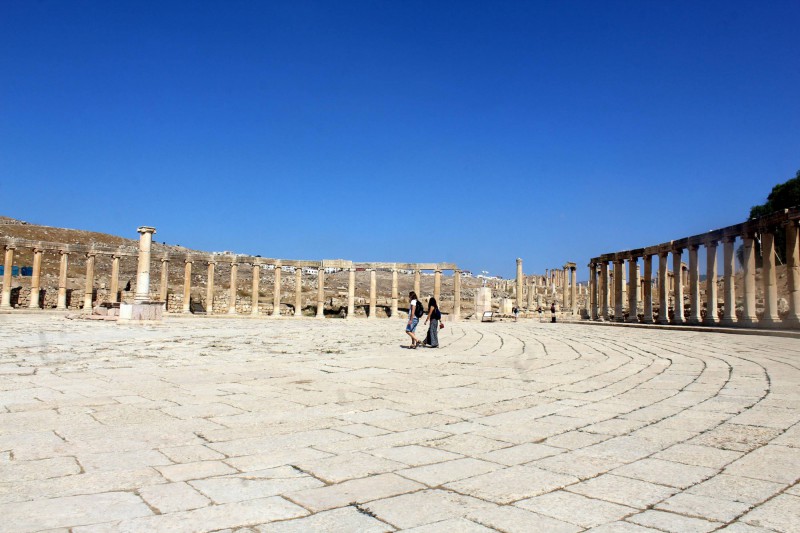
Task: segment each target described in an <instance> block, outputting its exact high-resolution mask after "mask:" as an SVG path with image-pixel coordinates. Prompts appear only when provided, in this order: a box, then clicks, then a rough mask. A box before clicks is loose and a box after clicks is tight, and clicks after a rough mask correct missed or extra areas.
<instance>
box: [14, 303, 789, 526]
mask: <svg viewBox="0 0 800 533" xmlns="http://www.w3.org/2000/svg"><path fill="white" fill-rule="evenodd" d="M0 318H1V319H2V329H0V373H2V379H1V380H0V407H2V409H3V411H2V413H0V512H2V513H3V515H4V516H5V521H4V523H3V526H2V528H1V529H3V530H4V531H38V530H46V529H55V528H65V530H67V529H69V530H71V531H74V532H91V531H153V530H162V531H214V530H225V529H231V530H240V531H264V532H266V531H270V532H272V531H277V532H286V531H297V532H301V531H302V532H308V531H348V532H349V531H399V530H402V531H417V532H421V531H444V532H446V531H453V532H459V533H460V532H470V531H509V532H515V531H521V532H531V531H548V532H550V531H554V532H559V531H564V532H577V531H585V530H588V531H598V532H646V531H730V532H743V533H746V532H750V533H755V532H759V531H797V530H800V487H798V486H797V481H798V479H800V450H798V448H800V425H798V422H799V421H800V387H799V385H800V357H798V356H800V342H798V341H797V340H796V339H790V338H781V337H760V336H750V335H724V334H715V333H707V332H700V331H698V332H691V331H667V330H659V329H629V328H598V327H592V326H587V325H580V324H555V325H554V324H548V323H539V322H536V321H520V322H518V323H513V322H501V323H484V324H481V323H470V322H464V323H459V324H447V327H446V328H445V330H444V331H442V332H441V344H442V347H441V348H439V349H437V350H433V349H418V350H408V349H406V348H404V347H403V345H404V344H405V342H406V337H405V335H404V334H403V332H402V329H403V323H402V321H392V320H379V321H368V320H356V321H353V322H344V321H340V320H325V321H316V320H310V319H309V320H250V319H226V318H220V319H185V318H170V319H168V320H167V321H165V323H164V324H162V325H158V326H145V327H136V326H117V325H115V324H109V323H89V322H81V321H66V320H64V319H62V318H59V317H55V316H35V315H21V314H20V315H16V316H15V315H7V316H3V317H0Z"/></svg>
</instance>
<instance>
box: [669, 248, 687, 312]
mask: <svg viewBox="0 0 800 533" xmlns="http://www.w3.org/2000/svg"><path fill="white" fill-rule="evenodd" d="M682 253H683V250H682V249H681V248H677V249H675V250H672V273H673V277H674V278H675V294H674V298H675V312H674V314H673V316H672V323H673V324H684V323H686V319H685V318H684V317H683V271H682V263H681V254H682Z"/></svg>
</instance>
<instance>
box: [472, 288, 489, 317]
mask: <svg viewBox="0 0 800 533" xmlns="http://www.w3.org/2000/svg"><path fill="white" fill-rule="evenodd" d="M491 310H492V289H490V288H489V287H480V288H479V289H477V290H476V291H475V318H477V319H478V320H480V319H481V317H482V316H483V313H484V312H485V311H491Z"/></svg>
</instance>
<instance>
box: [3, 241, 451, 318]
mask: <svg viewBox="0 0 800 533" xmlns="http://www.w3.org/2000/svg"><path fill="white" fill-rule="evenodd" d="M138 231H139V233H140V238H139V247H138V248H136V247H131V246H127V247H118V248H113V247H107V246H100V245H97V246H85V245H66V244H59V243H43V242H36V241H27V240H23V239H12V238H8V237H0V245H2V247H3V249H4V251H5V257H4V273H3V278H2V281H3V285H2V293H0V309H10V308H11V285H12V269H13V266H14V261H15V252H16V251H17V250H18V249H20V248H27V249H31V250H33V273H32V276H31V296H30V300H29V303H28V307H30V308H39V307H41V302H40V301H39V292H40V280H41V270H42V255H43V253H44V252H46V251H51V252H55V253H58V254H59V257H60V262H59V281H58V301H57V305H56V308H57V309H62V310H66V309H67V279H68V269H69V260H70V256H71V255H76V254H82V255H84V256H85V259H86V275H85V284H84V287H85V288H84V295H83V308H84V309H86V310H90V309H91V308H92V305H93V294H94V289H95V279H96V272H95V271H96V262H95V258H96V257H97V256H98V255H107V256H110V257H111V259H112V261H111V283H110V292H111V295H112V296H111V299H110V301H111V303H116V302H118V300H119V270H120V259H121V258H122V257H126V256H127V257H135V258H136V259H137V264H138V267H137V275H136V280H137V283H136V292H135V295H134V298H133V299H134V301H137V302H140V301H147V300H151V299H154V298H151V296H152V295H151V294H150V267H151V263H152V262H153V261H156V262H160V265H161V269H160V270H161V277H160V285H159V289H158V291H157V293H156V296H155V298H157V299H158V300H160V301H164V302H166V300H167V297H168V290H169V272H170V264H171V263H173V262H180V263H182V264H183V287H182V291H183V304H182V312H183V313H191V312H192V309H191V295H192V288H193V285H192V280H193V278H192V275H193V271H194V268H195V265H196V264H197V265H200V266H201V268H202V266H205V268H206V273H207V278H206V314H211V313H212V312H214V294H215V292H214V279H215V273H216V269H217V267H218V266H219V265H220V264H227V265H228V266H229V268H230V291H229V298H228V304H227V305H228V308H227V313H228V314H231V315H234V314H238V311H237V309H236V296H237V291H238V288H239V279H238V275H239V266H240V265H243V264H244V265H247V264H249V265H250V266H251V267H252V279H251V296H250V298H251V302H250V314H251V315H253V316H258V315H260V314H261V313H260V310H259V306H258V296H259V290H260V285H261V271H262V269H264V268H269V269H272V270H273V273H274V278H273V300H272V313H271V315H272V316H280V315H281V312H280V311H281V305H282V304H283V303H284V302H283V301H282V299H281V292H282V291H281V286H282V272H283V269H284V268H286V269H287V270H289V271H291V270H292V269H293V270H294V287H295V294H294V299H293V304H292V307H293V308H294V309H293V315H294V316H301V313H302V307H303V296H302V282H303V270H312V271H313V272H315V276H316V281H317V291H316V298H315V303H316V316H317V317H318V318H322V317H324V306H325V273H326V271H347V272H348V273H349V276H348V289H347V318H352V317H354V316H355V307H356V306H355V286H356V283H355V281H356V272H360V271H366V272H369V298H368V309H369V313H368V318H370V319H374V318H376V317H377V308H378V294H377V272H378V271H389V272H391V276H392V284H391V301H390V306H389V313H388V314H389V316H390V317H393V318H397V317H400V314H399V312H398V305H399V300H400V295H399V294H398V273H399V272H400V271H403V272H413V275H414V291H415V292H416V293H417V294H418V295H420V296H422V294H421V290H420V288H421V273H422V272H425V271H433V275H434V279H433V296H434V298H436V300H437V301H439V302H440V301H441V289H442V272H443V271H448V270H450V271H452V272H453V312H452V315H451V316H450V319H451V320H458V319H460V316H461V270H460V269H459V268H458V267H457V266H456V265H454V264H452V263H356V262H353V261H346V260H322V261H302V260H284V259H268V258H261V257H253V256H245V255H235V254H208V253H192V252H187V253H175V252H172V251H169V252H161V253H156V254H153V253H152V250H151V243H152V235H153V233H155V229H154V228H151V227H147V226H143V227H141V228H139V230H138ZM153 255H155V258H153ZM287 305H289V304H287Z"/></svg>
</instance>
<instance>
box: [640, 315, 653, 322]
mask: <svg viewBox="0 0 800 533" xmlns="http://www.w3.org/2000/svg"><path fill="white" fill-rule="evenodd" d="M652 323H653V315H650V316H647V315H645V316H644V318H642V324H652Z"/></svg>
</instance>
